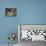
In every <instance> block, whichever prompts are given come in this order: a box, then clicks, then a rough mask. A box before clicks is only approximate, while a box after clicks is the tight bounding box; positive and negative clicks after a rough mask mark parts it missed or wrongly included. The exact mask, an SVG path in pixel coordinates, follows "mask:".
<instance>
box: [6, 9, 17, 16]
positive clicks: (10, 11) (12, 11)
mask: <svg viewBox="0 0 46 46" xmlns="http://www.w3.org/2000/svg"><path fill="white" fill-rule="evenodd" d="M5 16H16V8H5Z"/></svg>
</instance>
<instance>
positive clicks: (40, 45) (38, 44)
mask: <svg viewBox="0 0 46 46" xmlns="http://www.w3.org/2000/svg"><path fill="white" fill-rule="evenodd" d="M20 46H46V42H45V41H33V42H32V41H31V40H28V41H25V40H21V41H20Z"/></svg>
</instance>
